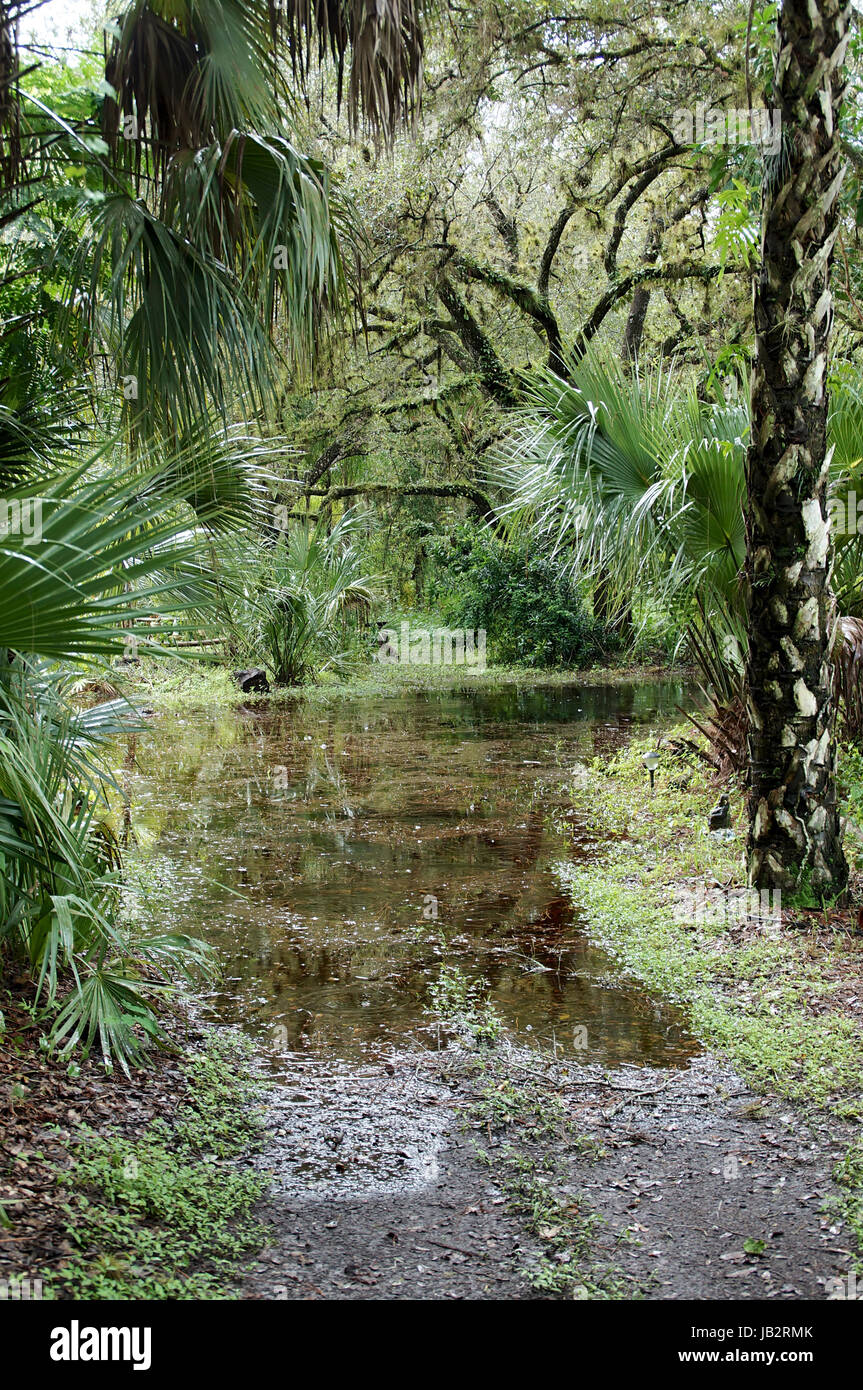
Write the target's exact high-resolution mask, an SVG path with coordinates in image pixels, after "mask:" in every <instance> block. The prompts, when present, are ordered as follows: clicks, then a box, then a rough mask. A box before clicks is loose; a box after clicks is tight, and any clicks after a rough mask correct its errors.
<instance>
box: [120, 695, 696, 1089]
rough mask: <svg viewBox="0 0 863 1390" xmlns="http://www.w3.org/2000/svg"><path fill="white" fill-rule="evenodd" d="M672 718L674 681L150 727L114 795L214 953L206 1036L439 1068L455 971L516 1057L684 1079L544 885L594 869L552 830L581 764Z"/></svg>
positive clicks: (667, 1023) (275, 1049) (274, 1049)
mask: <svg viewBox="0 0 863 1390" xmlns="http://www.w3.org/2000/svg"><path fill="white" fill-rule="evenodd" d="M681 698H682V691H681V688H680V687H679V686H678V685H676V684H674V683H670V682H669V683H664V684H656V685H648V684H642V685H640V686H637V687H636V686H634V685H624V686H600V687H586V688H581V687H580V688H570V689H563V690H561V689H533V690H529V691H524V690H517V689H514V688H508V689H503V690H500V691H497V692H488V691H485V690H483V691H479V692H477V693H475V694H458V695H456V694H440V693H434V694H431V693H429V694H428V695H405V696H399V697H394V698H393V697H390V698H379V699H373V700H368V699H363V700H351V701H340V702H339V703H334V704H332V705H329V704H323V705H321V704H317V703H310V704H306V703H300V704H298V705H297V706H295V707H293V708H285V707H275V706H274V707H269V708H267V707H264V708H256V709H254V710H251V709H250V710H247V711H239V712H218V713H214V714H207V713H200V714H195V715H192V716H188V715H178V716H160V717H159V718H157V719H156V720H154V722H153V725H152V727H151V729H150V730H149V731H148V733H147V734H146V735H144V736H141V737H139V738H138V740H137V744H136V748H135V750H134V762H132V760H131V759H130V760H128V761H129V763H131V766H127V768H126V770H125V771H124V774H123V776H124V780H125V784H126V789H127V792H128V794H129V797H130V800H131V810H132V824H133V826H134V828H135V832H136V835H137V838H138V841H139V844H140V847H141V851H142V857H143V859H144V861H145V863H146V865H147V872H148V873H150V874H151V875H152V876H153V878H154V881H156V882H158V883H160V884H161V885H162V887H163V889H164V888H167V890H168V891H167V895H166V896H167V899H168V900H169V902H170V909H169V915H170V918H171V921H172V924H173V925H174V926H176V925H177V924H178V923H182V928H183V929H184V930H186V931H189V932H191V933H193V934H196V935H201V936H203V937H204V938H205V939H206V940H207V941H209V942H210V943H211V944H212V945H213V946H214V947H215V949H216V951H217V953H218V957H219V960H220V963H221V966H222V969H223V972H224V974H223V979H222V981H221V982H220V985H219V988H218V990H217V991H215V992H214V993H212V995H210V996H209V997H208V998H207V1000H206V1006H207V1011H208V1013H209V1014H210V1016H211V1017H213V1018H215V1019H219V1020H222V1021H227V1022H230V1023H235V1024H239V1025H240V1026H241V1027H242V1028H243V1029H245V1030H247V1031H248V1032H250V1033H251V1034H253V1035H254V1036H255V1037H256V1038H257V1040H258V1045H259V1047H260V1049H261V1050H262V1051H263V1052H265V1053H267V1054H270V1055H272V1054H279V1053H286V1052H287V1053H291V1054H297V1053H301V1054H305V1055H310V1056H317V1057H322V1056H327V1057H331V1058H354V1059H358V1058H367V1057H381V1056H384V1055H385V1054H386V1053H387V1052H388V1050H391V1049H392V1048H393V1047H400V1048H401V1047H404V1046H405V1045H406V1044H409V1043H413V1042H421V1044H422V1045H423V1046H424V1047H428V1046H432V1047H435V1046H439V1045H441V1044H442V1043H445V1041H446V1039H445V1038H443V1039H442V1038H441V1036H440V1030H439V1027H438V1025H437V1024H434V1023H432V1022H431V1021H430V1018H429V1014H428V1004H429V989H430V986H431V985H432V984H433V982H434V981H435V979H436V978H437V977H438V975H439V973H440V970H441V967H442V965H443V964H444V963H445V964H446V965H447V966H450V967H452V966H458V967H459V968H460V969H461V970H462V971H463V972H464V974H465V975H466V976H467V977H468V978H469V979H470V980H472V981H477V982H478V983H479V984H480V986H481V987H482V990H483V992H484V993H485V992H487V994H488V997H489V999H490V1001H491V1003H492V1004H493V1005H494V1007H495V1009H496V1010H497V1012H498V1014H499V1015H500V1016H501V1018H502V1019H503V1021H504V1025H505V1029H506V1033H507V1035H508V1036H510V1037H511V1038H513V1039H515V1040H518V1041H519V1042H520V1043H522V1044H530V1043H537V1044H542V1045H543V1046H547V1047H551V1048H553V1049H554V1050H556V1052H557V1053H558V1055H566V1054H567V1053H570V1052H577V1053H579V1054H580V1057H581V1060H583V1061H588V1062H603V1063H611V1064H615V1063H620V1062H630V1063H632V1062H638V1063H641V1062H647V1063H652V1064H655V1065H669V1064H675V1063H681V1062H683V1061H685V1060H686V1059H687V1058H688V1057H689V1056H690V1055H691V1054H692V1052H693V1050H694V1047H693V1044H692V1042H691V1040H689V1039H687V1038H686V1037H685V1035H684V1034H683V1032H682V1030H681V1027H680V1024H679V1020H678V1018H677V1016H676V1015H675V1013H674V1011H673V1010H671V1009H669V1008H668V1007H667V1006H664V1005H662V1004H660V1003H657V1002H655V1001H653V1000H652V999H651V998H650V997H649V996H647V995H646V994H645V993H644V992H643V991H641V990H640V989H638V988H637V987H636V986H634V985H632V984H631V982H629V981H627V980H625V979H623V978H622V977H621V976H620V973H619V971H618V970H617V968H616V966H615V965H614V963H613V962H612V961H610V960H609V959H608V957H606V956H605V955H604V954H603V952H602V951H600V950H598V949H597V948H595V947H593V946H592V945H591V944H590V943H589V942H588V940H587V938H586V936H585V935H584V934H583V932H582V931H581V930H580V918H579V913H578V905H577V904H573V903H571V902H570V901H569V900H568V899H567V898H566V897H565V896H563V895H562V894H561V890H560V887H559V885H558V882H557V879H556V876H555V872H554V866H555V864H556V863H558V862H560V861H561V860H562V859H565V858H567V857H568V856H571V855H573V854H578V853H583V852H586V851H587V849H588V847H587V846H586V845H585V844H584V843H583V837H582V835H580V831H579V826H578V824H577V823H576V822H574V821H573V820H572V819H570V820H568V821H567V820H565V819H564V820H563V821H561V819H560V817H558V824H563V825H565V826H566V829H565V830H562V829H555V828H554V826H553V823H552V822H553V819H554V817H553V812H554V811H555V810H556V809H558V807H557V803H558V802H559V799H560V794H559V790H558V789H559V787H560V784H561V782H562V780H563V778H564V777H565V775H566V774H567V772H568V771H570V770H571V769H572V768H573V766H574V765H575V764H576V763H579V762H582V763H583V762H585V761H589V760H590V759H592V758H593V757H594V756H596V755H600V756H601V755H603V754H607V753H608V751H609V750H610V749H612V748H614V747H615V746H617V745H619V743H620V742H621V740H622V739H624V738H625V737H626V736H627V733H628V731H629V730H631V729H632V728H634V727H637V726H640V725H644V726H656V725H657V724H658V723H659V722H661V721H662V720H663V719H664V718H667V717H668V716H670V715H673V710H674V705H675V703H676V702H677V701H678V700H680V699H681ZM564 809H565V808H564ZM158 896H162V895H161V894H160V895H158Z"/></svg>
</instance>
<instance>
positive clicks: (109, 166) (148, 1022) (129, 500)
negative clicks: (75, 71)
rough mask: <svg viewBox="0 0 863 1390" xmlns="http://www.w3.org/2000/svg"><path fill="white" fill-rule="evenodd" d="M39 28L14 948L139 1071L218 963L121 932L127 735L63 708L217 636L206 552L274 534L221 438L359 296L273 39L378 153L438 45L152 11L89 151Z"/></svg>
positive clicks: (28, 199)
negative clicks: (47, 89) (170, 989)
mask: <svg viewBox="0 0 863 1390" xmlns="http://www.w3.org/2000/svg"><path fill="white" fill-rule="evenodd" d="M25 8H26V7H25V5H24V4H23V2H22V0H11V3H6V4H0V227H3V228H5V229H21V230H26V229H27V226H28V218H29V217H30V215H31V212H32V210H33V209H34V208H35V207H37V206H38V207H39V208H40V211H42V210H44V211H46V213H47V215H48V216H49V217H50V218H52V219H53V220H54V222H55V224H57V223H65V227H62V228H61V231H60V235H59V236H58V239H57V245H56V250H55V255H54V258H53V266H52V272H53V273H52V275H51V276H50V277H49V283H50V284H51V289H50V291H49V290H48V289H47V288H46V283H45V277H44V274H42V275H39V274H38V273H37V258H36V257H35V256H34V255H33V254H32V252H30V253H28V251H27V243H26V241H25V240H24V239H23V238H22V239H19V241H18V242H17V243H16V242H12V243H7V245H6V246H5V248H4V260H3V263H2V265H0V314H2V315H3V323H2V325H0V358H2V369H3V370H2V372H0V451H2V452H0V480H2V485H3V486H2V501H3V504H4V506H5V507H6V508H7V509H8V510H7V513H6V516H7V517H8V516H12V515H17V516H18V518H19V519H20V517H21V516H23V515H24V513H25V510H26V509H31V512H32V509H34V508H38V524H34V525H33V526H32V527H30V528H23V527H20V526H19V527H18V528H17V532H16V528H15V527H14V526H13V527H11V528H5V529H4V530H3V534H0V614H2V616H0V947H2V949H3V950H4V952H9V951H11V952H14V953H15V954H17V955H18V956H19V958H21V957H23V958H24V959H26V960H27V961H29V963H30V965H31V966H32V968H33V970H34V972H35V974H36V976H37V980H38V988H39V992H40V994H41V995H42V997H43V999H45V1000H46V1001H47V1002H48V1003H49V1004H53V1005H54V1007H55V1009H59V1012H58V1013H57V1014H56V1018H55V1026H54V1037H55V1040H56V1041H59V1042H61V1043H63V1045H64V1046H66V1047H71V1046H74V1045H75V1044H76V1043H78V1042H83V1043H84V1045H85V1046H90V1045H91V1044H92V1042H93V1041H94V1040H95V1039H97V1038H98V1040H99V1044H100V1046H101V1050H102V1053H103V1056H104V1057H105V1059H106V1062H108V1063H109V1061H110V1057H111V1056H112V1055H113V1056H115V1057H117V1058H119V1060H120V1062H121V1064H122V1065H123V1066H124V1067H125V1066H128V1064H129V1061H130V1060H131V1059H132V1058H134V1057H135V1056H137V1055H138V1053H139V1051H140V1047H141V1044H142V1042H143V1041H145V1040H146V1038H147V1037H148V1036H153V1035H154V1034H157V1033H158V1024H157V1021H156V1018H155V1016H154V1013H153V1000H154V997H155V996H157V994H158V993H159V991H160V990H162V989H163V988H164V987H165V983H166V979H165V974H164V970H165V966H166V965H170V964H174V965H176V964H177V963H180V962H182V961H189V960H191V961H193V962H194V961H199V962H200V961H201V960H202V958H203V952H202V950H201V948H200V947H199V946H197V945H196V944H195V943H193V942H191V941H189V940H188V938H184V937H182V936H172V937H167V938H165V937H162V938H156V937H152V936H150V937H146V936H145V937H143V938H142V937H141V936H140V934H138V933H135V934H133V933H132V932H131V931H130V929H129V927H128V925H127V924H126V922H125V919H124V916H123V912H122V905H121V901H120V887H121V882H120V860H119V849H118V846H117V844H116V840H115V839H114V838H113V836H112V834H111V832H110V829H109V827H108V825H107V823H106V821H105V818H104V810H105V806H106V801H107V795H108V788H109V786H110V776H109V774H108V772H107V771H106V764H105V762H104V759H103V755H102V751H101V745H102V743H103V742H104V739H105V737H107V736H109V735H111V734H112V733H115V732H116V730H117V728H118V727H120V726H121V725H122V723H123V722H124V721H127V720H128V717H129V711H128V708H121V707H120V706H118V705H117V704H110V705H108V706H102V707H100V708H99V709H98V710H97V711H90V712H83V711H81V710H80V709H78V708H77V707H75V706H74V705H73V704H72V703H71V702H70V689H71V686H72V683H73V682H74V679H75V674H76V673H77V672H78V671H81V670H82V669H86V670H88V671H89V672H90V673H91V674H95V675H98V674H99V672H100V669H102V668H104V667H106V666H107V665H109V664H110V662H111V660H112V658H113V657H115V656H118V655H120V654H121V653H122V652H123V651H124V649H128V643H129V642H130V640H135V641H139V642H142V643H143V642H146V643H148V644H150V645H151V646H153V647H154V648H155V649H156V650H158V648H159V644H160V643H161V642H163V641H164V640H165V639H166V638H167V636H168V635H169V634H174V635H175V634H176V633H177V631H178V630H182V625H183V624H184V623H188V624H190V625H191V626H192V627H193V628H197V627H198V625H199V624H200V622H201V620H202V617H205V616H206V615H207V613H211V612H213V611H214V610H215V609H216V602H215V599H214V594H213V590H214V584H213V576H212V574H211V573H209V572H208V569H207V565H206V562H205V561H204V560H203V559H202V538H206V537H208V536H210V535H212V534H213V532H218V531H222V530H225V529H227V530H229V531H230V530H231V529H232V528H236V527H237V526H239V525H243V524H248V523H249V522H251V523H252V524H253V525H254V527H255V528H256V529H259V528H260V526H261V523H262V515H261V502H262V499H263V497H264V496H265V494H264V491H263V487H264V484H265V482H266V478H265V477H264V474H263V470H261V469H260V468H259V467H258V466H257V458H258V456H259V455H260V454H261V453H263V454H265V455H268V456H270V457H272V454H273V452H274V447H273V446H272V445H271V443H270V442H268V441H265V442H262V441H260V440H254V439H252V440H251V441H249V440H247V439H245V438H244V437H243V435H242V432H241V431H240V432H239V433H237V432H236V431H234V432H232V430H231V429H230V428H229V426H230V423H231V421H232V420H233V419H235V418H236V416H237V415H240V416H242V413H243V405H244V402H243V397H244V396H245V397H246V398H247V399H251V401H252V403H253V404H256V405H258V406H263V407H264V408H266V407H267V406H268V403H269V402H268V397H269V395H270V393H271V391H272V387H273V383H274V381H275V376H276V368H277V366H278V362H279V356H280V354H281V356H282V357H286V358H290V359H291V360H292V361H293V362H295V363H300V364H302V363H303V362H304V361H308V359H309V357H310V355H311V351H312V349H313V345H314V338H315V334H316V332H317V331H318V329H319V326H320V323H321V321H322V319H323V318H325V315H326V313H327V312H328V311H330V310H332V309H334V308H335V307H336V306H337V303H338V301H339V299H340V297H341V296H342V294H343V290H344V287H345V283H346V278H347V277H346V272H345V270H344V265H345V258H344V256H343V253H342V244H341V238H343V237H345V236H350V235H351V234H352V224H351V219H350V214H349V212H348V210H347V209H345V208H344V207H342V205H341V204H340V203H339V201H338V198H337V196H336V195H334V193H333V190H332V187H331V184H330V180H329V177H328V174H327V171H326V170H325V169H323V167H322V166H321V165H320V164H319V163H317V162H316V161H315V160H313V159H311V158H308V157H305V156H303V155H302V154H300V153H299V152H297V150H296V149H295V148H294V145H293V144H292V142H291V139H290V134H289V131H288V130H287V129H286V128H285V123H284V120H283V115H282V113H283V112H284V111H285V110H286V109H288V105H289V97H290V93H289V92H288V91H287V89H286V86H285V83H284V81H283V78H282V72H281V69H280V67H279V65H278V64H277V63H276V62H275V60H274V58H273V53H274V43H273V42H271V40H272V41H274V40H276V39H277V37H278V32H279V28H280V26H281V27H282V29H283V30H284V32H286V34H287V37H288V41H289V46H290V49H291V54H292V57H293V59H294V63H295V71H296V72H297V73H299V72H301V71H303V70H304V69H305V68H306V66H307V63H308V52H309V47H308V45H309V39H310V34H311V33H312V32H313V33H314V34H316V35H317V37H318V38H319V39H320V41H321V44H322V45H323V42H324V40H326V41H327V42H328V43H329V44H330V46H331V49H332V51H333V53H334V54H335V57H336V62H337V66H338V71H339V80H340V83H341V75H342V71H343V67H344V63H345V61H346V55H350V61H351V75H350V84H349V103H350V109H351V114H352V118H353V119H354V120H355V121H358V120H360V119H367V120H369V121H371V122H372V123H376V124H377V125H379V126H387V125H390V124H391V123H392V122H394V121H395V120H396V119H397V118H398V117H399V116H400V114H401V112H402V111H403V109H405V106H406V105H407V106H409V105H410V101H411V99H412V94H413V93H414V92H415V91H416V87H417V83H418V80H419V72H420V63H421V55H422V45H421V38H420V35H419V30H418V27H417V25H416V15H415V11H414V9H413V6H412V4H411V0H400V2H397V0H392V3H387V4H383V5H375V6H368V7H367V6H366V4H365V3H364V0H356V3H355V4H354V5H353V6H352V7H349V8H348V9H345V8H343V6H342V5H341V4H340V3H332V4H325V5H323V6H317V7H315V9H314V12H313V11H312V9H311V7H308V6H305V5H302V6H301V5H293V4H290V3H289V4H288V6H287V7H286V8H280V7H277V6H275V5H269V4H265V3H263V2H262V0H248V2H247V3H239V0H188V2H187V3H184V0H179V3H178V2H177V0H170V3H168V0H135V2H134V3H132V4H130V5H129V6H128V7H127V9H126V10H125V11H124V13H123V15H122V16H121V17H120V19H119V20H118V21H117V23H116V25H115V26H114V29H113V36H112V43H111V46H110V51H109V53H108V57H107V79H108V81H109V83H110V84H111V86H112V88H113V90H114V93H115V96H114V97H109V98H108V99H106V101H105V103H104V107H103V111H102V131H103V134H102V135H101V136H100V135H99V130H98V128H96V129H94V128H93V126H92V122H89V121H88V120H86V119H84V120H83V122H79V123H70V122H69V121H67V120H63V119H61V118H60V117H58V116H56V115H55V114H54V113H53V112H51V111H50V110H48V109H47V108H46V107H45V105H44V104H43V103H42V102H40V101H39V100H37V99H36V98H35V97H33V96H28V95H27V92H26V90H21V89H19V63H18V56H17V50H16V42H15V40H16V20H17V18H18V17H19V14H20V13H21V12H22V11H23V10H24V9H25ZM313 14H314V18H313V17H312V16H313ZM127 136H128V137H129V138H124V137H127ZM79 167H83V169H84V176H83V179H82V180H81V197H80V199H79V202H78V206H77V209H76V211H75V213H74V215H73V216H72V217H71V218H70V216H69V213H68V197H69V187H68V185H69V181H70V178H75V177H79V178H80V175H79V174H75V173H70V170H74V169H77V168H79ZM40 250H41V248H40ZM43 259H44V255H43ZM61 281H64V282H65V296H64V299H63V300H60V301H58V299H57V293H56V285H57V284H58V283H60V282H61ZM46 320H47V324H48V331H47V332H46V331H45V324H46ZM58 323H59V327H60V330H61V331H60V333H55V332H54V329H55V327H56V326H57V324H58ZM277 333H280V334H281V343H277V342H276V335H277ZM105 352H106V353H107V354H108V360H109V362H110V363H111V364H112V365H111V366H109V369H108V373H107V378H106V377H105V376H103V374H102V369H101V367H100V361H101V358H100V355H99V354H100V353H105ZM82 368H83V371H82ZM120 383H123V384H124V386H125V385H129V386H130V387H131V386H132V385H133V386H134V390H132V389H130V390H129V391H128V393H126V392H125V391H124V393H123V401H124V415H125V425H126V430H125V432H124V435H123V436H122V437H123V438H124V439H125V441H126V443H127V444H128V443H129V442H131V443H132V444H133V445H134V452H133V454H132V455H131V457H130V456H129V455H128V454H127V453H125V451H124V449H123V448H118V447H117V446H116V445H115V442H114V437H113V436H112V435H111V434H110V432H109V435H108V442H107V443H103V444H102V445H101V446H100V447H97V448H96V449H95V451H94V452H93V453H92V455H91V456H88V457H86V458H83V459H82V458H81V454H80V444H79V443H78V440H79V439H80V437H81V434H82V431H83V429H84V428H85V427H88V426H89V427H92V409H93V406H94V405H96V404H98V403H99V401H100V400H101V399H103V397H104V393H105V390H106V388H107V391H108V394H109V396H110V395H111V393H114V395H115V397H116V393H117V388H118V386H119V385H120ZM61 393H62V394H61ZM58 397H59V400H58ZM214 412H215V413H216V425H215V426H214V424H213V414H214ZM99 414H100V416H101V418H102V420H103V422H105V423H107V424H108V425H110V424H111V423H112V418H111V417H112V412H111V411H110V410H108V411H106V410H104V409H102V410H101V411H100V412H99ZM130 463H131V464H132V465H133V466H131V467H130V466H129V465H130ZM16 508H17V509H18V510H17V512H16V511H15V509H16ZM205 553H208V552H205ZM342 578H344V576H342ZM225 583H226V581H225V579H224V578H221V579H220V583H219V600H220V601H221V600H222V599H223V597H224V591H225ZM349 588H350V586H349V585H347V586H345V585H344V584H343V585H342V591H343V593H344V592H345V590H346V589H349ZM345 601H347V600H345ZM64 975H65V979H66V980H67V981H68V982H69V983H71V986H72V988H71V991H70V992H69V993H68V994H67V997H66V1001H65V1003H63V1004H62V1007H60V999H61V993H62V985H63V977H64Z"/></svg>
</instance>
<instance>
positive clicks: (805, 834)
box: [746, 0, 850, 900]
mask: <svg viewBox="0 0 863 1390" xmlns="http://www.w3.org/2000/svg"><path fill="white" fill-rule="evenodd" d="M849 12H850V6H847V5H844V4H842V3H840V0H818V4H817V5H816V4H814V3H812V0H809V2H808V3H807V0H783V3H782V6H781V10H780V14H779V20H778V26H779V36H778V40H779V41H778V50H777V54H776V60H775V67H774V79H775V91H774V100H775V102H776V104H777V105H778V107H779V109H780V112H781V126H782V142H781V153H779V154H777V155H775V156H772V157H771V156H770V155H767V156H766V157H765V177H764V195H763V220H762V262H761V271H760V276H759V279H758V283H757V285H756V289H755V341H756V352H755V365H754V369H753V378H752V438H751V442H750V446H749V452H748V456H747V464H746V473H747V489H748V498H749V505H748V508H747V537H746V584H747V597H748V605H749V657H748V665H747V685H748V692H747V695H748V710H749V763H750V783H749V785H750V790H749V807H748V809H749V843H748V861H749V879H750V882H751V883H752V884H754V885H757V886H758V887H760V888H771V887H774V888H780V889H787V890H791V891H798V892H803V891H807V890H811V891H812V892H813V893H814V895H815V896H816V897H817V898H820V899H822V900H825V899H828V898H833V897H835V896H836V895H837V894H840V893H842V892H843V890H844V889H845V886H846V883H847V879H848V867H847V864H846V862H845V857H844V855H843V853H842V847H841V843H840V828H839V817H838V812H837V809H836V787H835V770H836V751H835V739H834V707H833V698H832V690H831V666H830V661H831V647H832V643H833V637H834V627H835V609H834V604H833V598H832V594H831V590H830V573H831V567H832V548H831V544H830V535H829V530H828V525H827V516H826V507H825V488H826V481H827V469H828V465H829V457H828V456H827V454H826V431H827V389H826V374H827V358H828V346H829V339H830V329H831V322H832V316H833V315H832V301H831V296H830V288H829V278H830V264H831V259H832V251H833V243H834V240H835V237H836V231H837V214H838V206H839V204H838V199H839V185H840V182H841V178H842V164H841V155H840V144H839V114H840V108H841V104H842V94H843V76H842V65H843V60H844V55H845V48H846V44H847V36H848V17H849Z"/></svg>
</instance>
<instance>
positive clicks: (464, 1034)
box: [429, 965, 503, 1043]
mask: <svg viewBox="0 0 863 1390" xmlns="http://www.w3.org/2000/svg"><path fill="white" fill-rule="evenodd" d="M429 999H430V1005H431V1007H430V1010H429V1012H430V1013H431V1014H432V1015H433V1016H434V1017H435V1018H437V1019H439V1020H440V1022H441V1023H443V1024H444V1025H445V1027H447V1028H449V1029H451V1030H452V1031H453V1032H454V1033H456V1034H457V1036H459V1037H460V1038H462V1039H463V1040H464V1041H467V1042H471V1043H493V1042H496V1041H497V1039H498V1038H499V1037H500V1034H501V1032H502V1029H503V1023H502V1021H501V1018H500V1016H499V1014H498V1013H497V1011H496V1009H495V1008H494V1005H493V1004H490V1003H489V1001H488V999H486V998H485V997H484V995H483V992H482V986H481V985H480V984H479V983H478V982H477V981H476V980H468V978H467V976H466V975H465V974H464V971H462V970H460V969H459V967H458V966H457V965H444V966H442V967H441V970H440V974H439V975H438V977H437V979H436V980H434V981H433V983H432V984H431V986H430V987H429Z"/></svg>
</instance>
